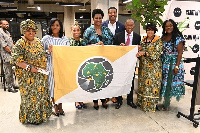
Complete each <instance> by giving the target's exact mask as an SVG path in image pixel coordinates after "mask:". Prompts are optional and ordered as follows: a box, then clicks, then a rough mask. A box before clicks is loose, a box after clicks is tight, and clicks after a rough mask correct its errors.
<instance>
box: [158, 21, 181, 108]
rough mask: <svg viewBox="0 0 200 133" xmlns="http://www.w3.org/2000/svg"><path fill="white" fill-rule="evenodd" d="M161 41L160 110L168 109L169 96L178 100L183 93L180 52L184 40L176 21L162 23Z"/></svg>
mask: <svg viewBox="0 0 200 133" xmlns="http://www.w3.org/2000/svg"><path fill="white" fill-rule="evenodd" d="M162 28H163V32H162V34H163V35H162V42H163V55H162V63H163V68H162V87H161V96H163V97H164V104H163V108H162V110H168V107H169V105H170V99H171V97H176V99H177V101H179V100H180V97H181V96H182V95H185V86H184V68H183V61H182V54H183V48H184V44H185V41H184V39H183V35H182V33H181V32H180V31H179V30H178V28H177V25H176V23H175V22H174V21H173V20H172V19H169V20H166V21H165V22H164V23H163V26H162Z"/></svg>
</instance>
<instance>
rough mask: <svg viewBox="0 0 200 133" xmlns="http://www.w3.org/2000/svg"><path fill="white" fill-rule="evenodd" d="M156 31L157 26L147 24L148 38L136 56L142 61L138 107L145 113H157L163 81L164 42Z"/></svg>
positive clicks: (139, 74) (145, 38) (146, 37)
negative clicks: (162, 58) (162, 59)
mask: <svg viewBox="0 0 200 133" xmlns="http://www.w3.org/2000/svg"><path fill="white" fill-rule="evenodd" d="M156 31H157V28H156V25H155V24H153V23H149V24H147V26H146V33H147V36H145V37H144V38H143V40H142V41H141V43H140V45H141V50H140V51H139V52H138V53H137V55H136V56H137V57H139V59H140V64H139V73H138V76H139V78H138V86H139V87H138V92H137V105H138V106H139V107H140V108H141V109H142V110H143V111H145V112H146V111H152V112H155V110H156V105H157V103H158V101H159V95H160V93H159V92H160V87H161V81H162V79H161V74H162V63H161V53H162V42H161V39H160V38H159V36H157V35H155V33H156Z"/></svg>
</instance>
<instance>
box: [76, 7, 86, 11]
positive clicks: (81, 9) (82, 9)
mask: <svg viewBox="0 0 200 133" xmlns="http://www.w3.org/2000/svg"><path fill="white" fill-rule="evenodd" d="M78 10H80V11H85V10H86V9H85V8H80V9H78Z"/></svg>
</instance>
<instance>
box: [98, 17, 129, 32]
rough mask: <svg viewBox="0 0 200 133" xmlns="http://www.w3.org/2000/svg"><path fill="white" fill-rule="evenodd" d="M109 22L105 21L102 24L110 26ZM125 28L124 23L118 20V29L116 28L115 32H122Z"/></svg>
mask: <svg viewBox="0 0 200 133" xmlns="http://www.w3.org/2000/svg"><path fill="white" fill-rule="evenodd" d="M108 24H109V20H106V21H104V22H103V23H102V24H101V25H102V26H105V27H108ZM124 30H125V27H124V24H122V23H121V22H119V21H117V22H116V29H115V34H117V33H119V32H122V31H124Z"/></svg>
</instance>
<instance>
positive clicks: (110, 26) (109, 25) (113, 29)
mask: <svg viewBox="0 0 200 133" xmlns="http://www.w3.org/2000/svg"><path fill="white" fill-rule="evenodd" d="M108 28H109V29H110V31H111V32H112V34H113V36H114V35H115V30H116V22H115V23H114V24H111V23H110V21H109V23H108Z"/></svg>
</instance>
